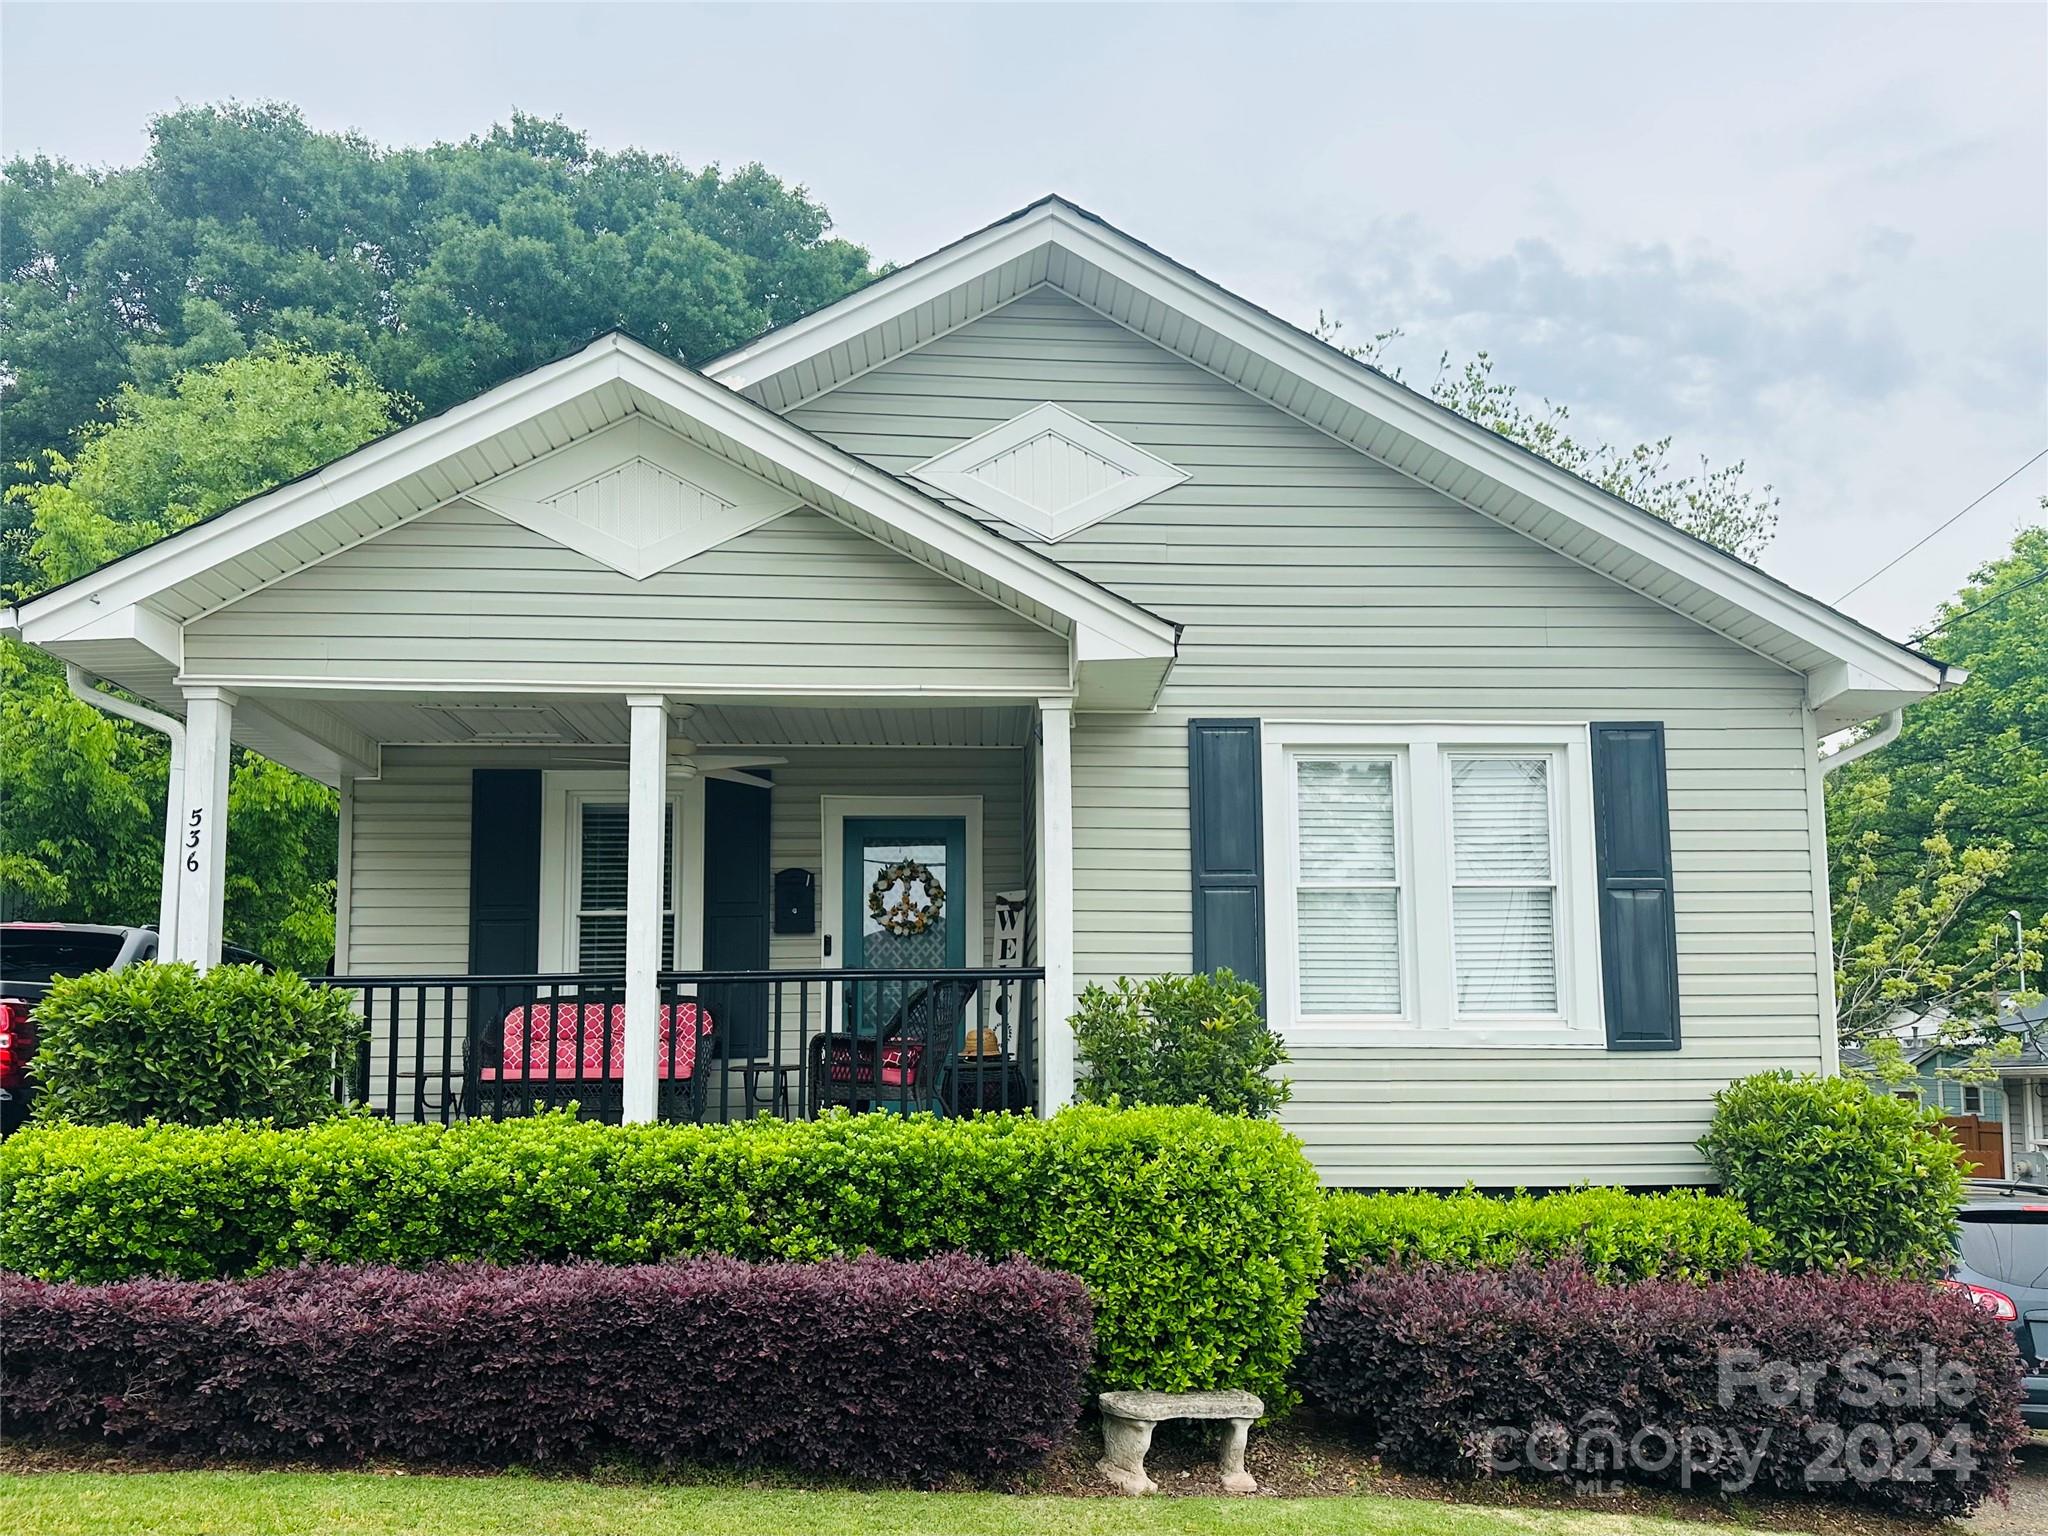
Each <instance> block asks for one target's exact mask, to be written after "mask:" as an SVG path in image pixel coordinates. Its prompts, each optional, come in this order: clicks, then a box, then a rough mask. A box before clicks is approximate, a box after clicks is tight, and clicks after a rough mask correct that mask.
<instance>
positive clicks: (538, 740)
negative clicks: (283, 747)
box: [235, 690, 1033, 777]
mask: <svg viewBox="0 0 2048 1536" xmlns="http://www.w3.org/2000/svg"><path fill="white" fill-rule="evenodd" d="M251 709H253V710H254V712H255V713H254V714H253V715H251V716H250V718H251V719H261V718H262V717H264V716H266V715H282V716H283V717H285V718H287V719H289V720H290V721H291V723H293V724H295V725H301V726H302V727H303V725H305V724H308V723H311V722H316V721H321V720H325V721H327V722H329V723H330V724H331V725H332V726H333V727H335V728H338V729H339V730H342V731H345V732H346V733H348V735H349V737H350V738H351V739H352V740H355V741H358V742H362V743H367V744H369V746H368V749H367V750H368V755H370V756H374V755H375V753H376V751H377V750H378V749H381V748H384V747H475V748H498V747H615V748H618V749H620V750H623V749H624V748H625V746H626V744H627V741H628V739H629V723H628V712H627V709H626V704H625V700H624V699H623V698H611V697H605V696H600V695H590V694H574V695H553V696H540V695H536V696H529V697H515V696H509V695H505V694H459V693H438V692H436V693H427V692H422V693H412V694H409V693H392V692H379V693H369V694H355V695H347V694H343V695H336V694H327V695H324V696H322V697H320V698H319V699H317V700H315V699H310V698H307V699H300V698H295V697H292V696H290V695H287V694H271V693H267V692H264V691H260V690H254V691H250V692H248V693H245V694H244V695H243V709H242V711H241V713H238V715H237V721H236V732H235V735H236V738H237V740H241V739H242V737H243V731H242V729H241V725H242V715H243V714H247V713H249V711H250V710H251ZM1032 715H1033V711H1032V708H1031V706H1029V705H1019V704H971V703H969V704H956V703H948V704H945V705H933V706H922V705H908V704H904V703H902V702H900V701H890V700H876V701H873V702H871V703H860V702H855V703H849V704H833V705H830V706H821V705H810V704H801V703H796V702H792V701H787V700H776V699H761V700H732V699H723V700H719V701H716V702H706V703H703V704H691V703H688V702H680V701H679V702H678V703H677V704H676V705H675V706H674V708H673V710H672V712H671V729H672V731H673V732H674V734H675V735H676V736H677V737H678V738H680V739H684V740H688V741H691V742H693V743H695V744H696V745H697V746H699V747H707V748H718V749H724V748H729V747H746V748H755V747H759V748H779V747H1021V746H1022V745H1024V743H1025V742H1026V741H1028V740H1029V739H1030V736H1031V724H1032ZM246 744H247V745H250V746H256V745H257V743H256V742H254V741H253V740H252V741H249V742H247V743H246ZM327 776H328V775H322V777H327Z"/></svg>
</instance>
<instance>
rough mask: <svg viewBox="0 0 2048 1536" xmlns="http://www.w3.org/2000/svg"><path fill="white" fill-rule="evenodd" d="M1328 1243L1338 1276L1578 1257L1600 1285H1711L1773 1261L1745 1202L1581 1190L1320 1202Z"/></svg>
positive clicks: (1344, 1197)
mask: <svg viewBox="0 0 2048 1536" xmlns="http://www.w3.org/2000/svg"><path fill="white" fill-rule="evenodd" d="M1323 1238H1324V1244H1325V1247H1324V1259H1325V1263H1326V1264H1327V1265H1328V1267H1329V1270H1330V1272H1331V1273H1332V1274H1344V1273H1346V1272H1348V1271H1350V1270H1353V1269H1356V1268H1358V1267H1359V1266H1361V1265H1364V1264H1388V1263H1393V1262H1396V1261H1404V1260H1405V1261H1411V1262H1413V1261H1426V1262H1432V1263H1439V1264H1447V1265H1450V1266H1452V1267H1453V1268H1459V1269H1503V1268H1506V1267H1507V1266H1509V1265H1511V1264H1514V1263H1516V1262H1518V1261H1528V1262H1530V1263H1537V1264H1545V1263H1550V1262H1552V1261H1553V1260H1556V1259H1561V1258H1566V1257H1571V1258H1576V1259H1577V1260H1578V1261H1579V1262H1580V1263H1582V1264H1583V1265H1584V1266H1585V1268H1586V1269H1587V1270H1588V1271H1589V1272H1590V1273H1592V1274H1593V1275H1594V1276H1595V1277H1597V1278H1599V1279H1602V1280H1641V1279H1646V1278H1648V1277H1650V1276H1653V1275H1673V1276H1680V1277H1684V1278H1689V1279H1694V1280H1705V1279H1711V1278H1712V1277H1714V1276H1716V1275H1725V1274H1727V1273H1728V1272H1729V1271H1730V1270H1733V1269H1737V1268H1740V1267H1741V1266H1742V1265H1744V1264H1749V1263H1754V1262H1758V1261H1768V1260H1769V1259H1770V1258H1771V1257H1772V1256H1773V1254H1774V1251H1775V1250H1774V1247H1773V1244H1772V1242H1771V1236H1770V1234H1769V1233H1768V1232H1766V1231H1764V1230H1763V1229H1762V1228H1761V1227H1759V1226H1757V1225H1756V1223H1754V1222H1752V1221H1751V1220H1750V1219H1749V1217H1748V1216H1747V1215H1745V1214H1744V1213H1743V1209H1742V1206H1741V1205H1740V1204H1739V1203H1738V1202H1736V1201H1734V1200H1730V1199H1727V1198H1726V1197H1724V1196H1717V1195H1708V1194H1702V1193H1700V1192H1699V1191H1697V1190H1677V1191H1674V1192H1672V1193H1670V1194H1662V1195H1632V1194H1629V1193H1628V1192H1627V1191H1626V1190H1620V1189H1574V1190H1568V1191H1564V1192H1561V1193H1558V1194H1554V1195H1525V1194H1516V1195H1512V1196H1509V1197H1506V1198H1497V1197H1495V1196H1491V1195H1482V1194H1480V1193H1478V1192H1477V1191H1476V1190H1466V1191H1465V1192H1463V1193H1462V1194H1453V1195H1432V1194H1426V1193H1419V1192H1416V1193H1408V1194H1352V1193H1345V1192H1335V1193H1332V1194H1330V1195H1329V1196H1328V1197H1326V1198H1325V1199H1324V1201H1323Z"/></svg>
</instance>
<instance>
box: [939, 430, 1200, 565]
mask: <svg viewBox="0 0 2048 1536" xmlns="http://www.w3.org/2000/svg"><path fill="white" fill-rule="evenodd" d="M913 473H915V474H916V476H917V477H918V478H919V479H920V480H923V481H924V482H925V483H926V484H928V485H932V486H935V487H937V488H938V489H939V490H942V491H944V492H946V494H948V495H949V496H954V497H957V498H958V499H959V500H961V501H964V502H966V503H967V504H968V505H969V506H974V507H979V508H980V509H981V510H982V511H984V512H988V513H992V514H993V515H995V516H997V517H1000V518H1001V519H1002V520H1003V521H1004V522H1006V523H1014V524H1015V525H1016V526H1017V527H1019V528H1021V529H1023V530H1024V531H1025V532H1027V533H1035V534H1037V535H1038V536H1039V537H1040V538H1042V539H1044V540H1046V542H1048V543H1056V542H1057V541H1059V540H1060V539H1064V538H1066V537H1067V536H1068V535H1069V534H1073V533H1079V532H1080V531H1081V530H1082V529H1083V528H1086V527H1089V526H1090V525H1091V524H1094V523H1099V522H1101V521H1102V520H1103V519H1104V518H1105V517H1112V516H1114V515H1115V514H1116V513H1118V512H1121V511H1123V510H1124V509H1125V508H1126V507H1134V506H1136V505H1137V504H1138V503H1139V502H1141V501H1144V500H1146V499H1148V498H1149V497H1153V496H1157V495H1158V494H1159V493H1160V492H1161V491H1165V490H1170V489H1172V488H1173V487H1174V486H1176V485H1179V484H1180V483H1181V481H1183V480H1185V479H1187V473H1186V471H1184V470H1180V469H1176V468H1175V467H1174V466H1173V465H1171V464H1169V463H1167V462H1166V461H1165V460H1164V459H1161V458H1155V457H1154V456H1153V455H1152V454H1149V453H1147V452H1146V451H1145V450H1144V449H1142V448H1140V447H1139V446H1138V445H1137V444H1136V443H1127V442H1125V441H1124V440H1123V439H1122V438H1120V437H1118V436H1117V435H1116V434H1115V433H1114V432H1105V431H1104V430H1103V429H1102V428H1100V427H1098V426H1096V425H1095V423H1094V422H1092V421H1085V420H1083V419H1082V418H1081V417H1079V416H1076V415H1075V414H1074V413H1073V412H1072V411H1070V410H1067V409H1066V408H1065V407H1064V406H1058V405H1054V404H1052V403H1051V402H1047V403H1046V404H1044V405H1038V406H1033V407H1032V408H1031V409H1030V410H1028V411H1026V412H1025V413H1024V414H1023V415H1022V416H1019V417H1016V418H1015V419H1013V420H1010V421H1006V422H1004V423H1003V424H1002V425H1001V426H1000V427H995V428H992V429H991V430H989V431H987V432H984V433H982V434H981V436H979V437H974V438H969V439H968V440H967V441H966V442H964V443H962V444H960V446H959V447H957V448H949V449H947V450H946V451H945V452H944V453H942V454H940V455H939V456H938V457H937V458H935V459H927V460H926V461H925V462H924V463H922V464H920V465H919V466H918V467H917V469H916V470H915V471H913Z"/></svg>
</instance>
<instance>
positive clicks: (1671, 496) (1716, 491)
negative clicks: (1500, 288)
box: [1315, 312, 1778, 560]
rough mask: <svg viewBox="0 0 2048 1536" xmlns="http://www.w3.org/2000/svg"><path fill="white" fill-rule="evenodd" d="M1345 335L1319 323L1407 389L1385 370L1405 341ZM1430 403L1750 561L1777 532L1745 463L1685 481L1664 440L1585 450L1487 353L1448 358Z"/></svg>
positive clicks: (1770, 505) (1549, 407)
mask: <svg viewBox="0 0 2048 1536" xmlns="http://www.w3.org/2000/svg"><path fill="white" fill-rule="evenodd" d="M1343 329H1344V324H1343V322H1342V321H1341V320H1333V319H1331V318H1330V317H1329V316H1328V315H1327V314H1323V313H1320V312H1319V313H1318V314H1317V315H1316V326H1315V334H1316V336H1317V337H1318V338H1320V339H1321V340H1323V341H1326V342H1328V343H1330V344H1331V345H1332V346H1334V347H1337V348H1338V350H1340V351H1342V352H1344V353H1345V354H1347V355H1348V356H1351V357H1354V358H1356V359H1358V360H1359V361H1360V362H1362V363H1365V364H1366V365H1367V366H1369V367H1372V368H1375V369H1377V370H1378V371H1380V372H1382V373H1385V374H1386V375H1387V376H1388V377H1389V378H1391V379H1393V380H1394V381H1395V382H1396V383H1400V382H1403V381H1402V378H1401V370H1400V369H1399V368H1395V367H1392V366H1390V365H1389V364H1388V363H1387V361H1386V352H1387V348H1388V347H1389V346H1390V345H1391V344H1392V343H1393V342H1395V341H1397V340H1399V339H1400V336H1401V332H1399V331H1398V330H1390V331H1380V332H1377V333H1376V334H1375V335H1374V336H1373V338H1372V340H1371V341H1369V342H1366V343H1365V344H1364V345H1362V346H1347V345H1345V344H1344V343H1343V342H1342V341H1341V340H1340V339H1339V338H1340V336H1341V334H1342V332H1343ZM1428 393H1429V396H1430V398H1431V399H1433V400H1435V401H1436V402H1437V403H1438V404H1439V405H1443V406H1448V407H1449V408H1450V409H1451V410H1454V411H1456V412H1457V413H1458V414H1459V415H1460V416H1463V417H1465V418H1466V419H1467V420H1468V421H1472V422H1476V423H1478V424H1479V425H1480V426H1482V427H1485V428H1486V429H1487V430H1488V431H1489V432H1497V433H1499V434H1500V435H1501V436H1502V437H1505V438H1507V439H1508V440H1509V441H1510V442H1514V443H1519V444H1520V445H1521V446H1522V447H1524V448H1526V449H1528V450H1529V451H1530V452H1531V453H1534V454H1537V455H1539V456H1540V457H1542V458H1546V459H1548V460H1550V462H1551V463H1553V464H1555V465H1557V467H1558V468H1560V469H1563V470H1567V471H1569V472H1570V473H1572V474H1574V475H1577V476H1579V478H1581V479H1582V480H1587V481H1590V482H1591V483H1593V484H1594V485H1597V486H1599V487H1600V489H1602V490H1603V491H1606V492H1608V493H1609V494H1610V495H1613V496H1618V497H1620V498H1621V499H1622V500H1623V501H1626V502H1629V503H1631V504H1632V505H1634V506H1638V507H1641V508H1642V509H1643V510H1644V511H1645V512H1649V513H1652V514H1654V515H1655V516H1657V517H1661V518H1662V519H1664V521H1665V522H1667V523H1670V524H1671V525H1672V526H1673V527H1675V528H1680V529H1683V530H1684V531H1685V532H1687V533H1689V534H1691V535H1692V536H1693V537H1694V538H1698V539H1704V540H1706V542H1708V543H1709V544H1714V545H1718V546H1719V547H1720V548H1722V549H1725V550H1727V551H1728V552H1729V553H1730V554H1732V555H1737V556H1739V557H1741V558H1742V559H1744V560H1755V559H1757V558H1758V557H1759V556H1760V555H1762V554H1763V552H1764V550H1765V549H1766V548H1767V547H1768V546H1769V544H1770V542H1771V535H1772V533H1773V532H1774V531H1775V530H1776V528H1777V526H1778V511H1777V508H1778V498H1777V496H1776V495H1775V494H1774V493H1773V491H1772V489H1771V487H1770V486H1768V485H1766V486H1763V487H1761V488H1753V487H1752V486H1751V485H1750V484H1749V481H1748V479H1747V478H1746V476H1747V474H1748V468H1747V465H1746V464H1745V463H1744V462H1742V461H1740V460H1738V461H1737V462H1735V463H1733V464H1723V465H1720V466H1719V467H1716V466H1715V465H1713V464H1712V463H1710V462H1709V461H1708V459H1707V457H1706V455H1704V454H1702V455H1701V456H1700V461H1699V468H1698V470H1697V471H1695V472H1693V473H1691V474H1680V473H1677V472H1676V471H1674V470H1673V468H1672V466H1671V445H1672V443H1673V441H1674V439H1673V438H1672V437H1670V436H1668V435H1667V436H1665V437H1661V438H1659V439H1657V440H1656V441H1655V442H1643V443H1637V444H1635V445H1634V446H1632V447H1629V448H1617V447H1616V446H1615V445H1614V444H1612V443H1593V444H1589V443H1583V442H1581V441H1579V440H1578V439H1577V438H1575V437H1573V436H1572V434H1571V432H1570V430H1569V423H1570V420H1571V410H1570V408H1569V407H1568V406H1563V405H1558V404H1556V403H1555V402H1553V401H1551V400H1548V399H1546V400H1544V402H1543V404H1542V407H1541V409H1535V408H1532V407H1530V406H1528V405H1525V404H1524V403H1523V402H1522V399H1521V395H1520V392H1519V391H1518V390H1517V388H1516V387H1515V386H1514V385H1512V384H1509V383H1506V382H1505V381H1503V380H1500V379H1496V378H1495V377H1494V376H1493V359H1492V358H1491V357H1490V356H1489V355H1488V354H1486V353H1484V352H1481V353H1479V354H1478V355H1477V356H1476V357H1473V358H1471V359H1469V360H1468V361H1467V362H1466V363H1465V365H1464V366H1463V367H1462V368H1458V369H1455V370H1454V369H1452V368H1451V366H1450V354H1449V353H1448V352H1446V353H1444V354H1443V355H1442V357H1440V358H1439V359H1438V362H1437V373H1436V377H1435V378H1434V379H1433V380H1432V381H1431V382H1430V386H1429V390H1428Z"/></svg>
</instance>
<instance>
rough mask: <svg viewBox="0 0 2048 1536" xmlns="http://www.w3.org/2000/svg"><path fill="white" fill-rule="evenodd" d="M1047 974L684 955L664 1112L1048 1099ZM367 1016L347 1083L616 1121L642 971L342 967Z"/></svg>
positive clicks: (970, 1109) (707, 1115) (457, 1114)
mask: <svg viewBox="0 0 2048 1536" xmlns="http://www.w3.org/2000/svg"><path fill="white" fill-rule="evenodd" d="M1044 977H1045V972H1044V971H1043V970H1041V969H1038V968H1035V967H1026V968H1011V969H1005V970H995V969H983V970H929V971H866V970H812V971H670V972H664V973H662V974H661V975H660V976H659V977H658V978H657V982H656V987H657V991H658V993H659V997H660V1011H659V1014H658V1023H657V1038H656V1042H655V1046H656V1051H655V1055H656V1059H655V1083H656V1113H657V1115H658V1117H659V1118H660V1119H663V1120H676V1121H710V1122H724V1121H730V1120H743V1119H747V1118H750V1117H751V1116H754V1115H758V1114H771V1115H776V1116H778V1117H781V1118H785V1119H793V1118H805V1119H808V1118H811V1117H814V1116H816V1115H818V1114H819V1113H821V1112H823V1111H826V1110H829V1109H850V1110H869V1109H886V1110H892V1111H898V1112H910V1111H915V1110H930V1111H933V1112H935V1113H938V1114H944V1115H966V1114H979V1113H983V1112H1001V1111H1010V1112H1022V1113H1034V1112H1036V1110H1037V1109H1038V1087H1037V1083H1038V1073H1037V1008H1038V1003H1039V992H1040V987H1041V984H1042V983H1043V981H1044ZM321 984H322V985H325V986H331V987H339V988H345V989H347V990H348V991H350V992H352V993H353V994H354V995H355V998H356V1007H357V1010H358V1012H360V1013H361V1015H362V1018H363V1022H364V1025H365V1029H364V1034H363V1039H362V1043H361V1046H360V1048H359V1050H358V1053H357V1057H356V1061H355V1070H354V1072H353V1074H352V1077H353V1081H347V1080H337V1082H336V1084H335V1092H336V1094H337V1096H339V1097H342V1098H344V1099H346V1100H349V1101H352V1102H357V1103H363V1104H367V1105H369V1106H370V1107H372V1108H373V1109H375V1110H377V1111H378V1112H379V1113H381V1114H385V1115H388V1116H390V1117H391V1118H392V1119H395V1120H401V1121H432V1122H437V1123H439V1124H442V1125H447V1124H449V1123H451V1122H452V1121H455V1120H459V1119H468V1118H478V1117H489V1118H493V1119H503V1118H506V1117H509V1116H516V1115H526V1114H531V1113H533V1112H534V1111H535V1110H536V1109H544V1108H561V1107H564V1106H567V1105H569V1104H572V1103H573V1104H575V1105H577V1106H578V1112H579V1113H580V1114H581V1115H583V1116H584V1117H585V1118H586V1119H597V1120H608V1121H613V1122H616V1121H618V1120H620V1119H621V1118H622V1116H623V1110H624V1093H625V1077H626V1072H625V993H626V986H625V978H624V977H623V976H621V975H618V974H616V973H609V974H585V975H553V976H540V975H535V976H330V977H325V978H323V979H322V983H321Z"/></svg>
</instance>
